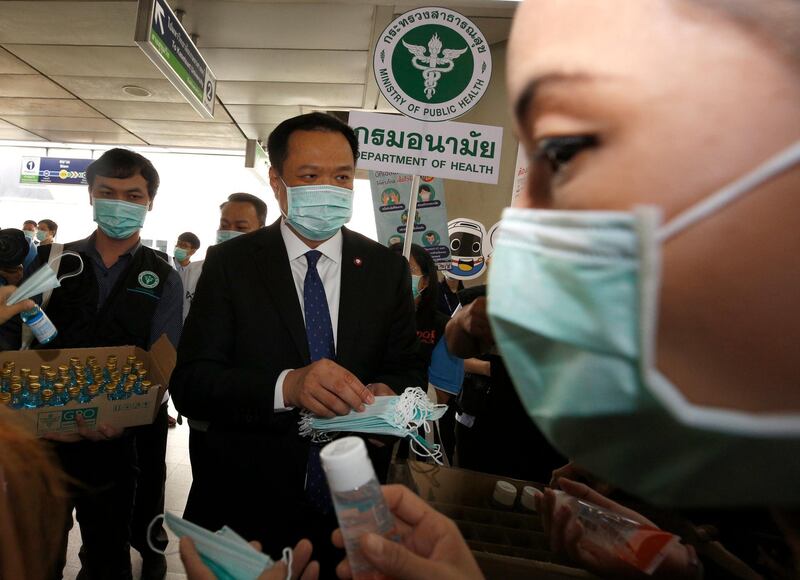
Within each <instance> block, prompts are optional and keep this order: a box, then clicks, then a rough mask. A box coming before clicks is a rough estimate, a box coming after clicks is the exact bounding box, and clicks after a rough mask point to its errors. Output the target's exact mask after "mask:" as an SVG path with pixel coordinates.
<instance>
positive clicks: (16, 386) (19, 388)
mask: <svg viewBox="0 0 800 580" xmlns="http://www.w3.org/2000/svg"><path fill="white" fill-rule="evenodd" d="M20 391H22V385H21V384H20V383H11V392H12V393H15V394H16V393H19V392H20Z"/></svg>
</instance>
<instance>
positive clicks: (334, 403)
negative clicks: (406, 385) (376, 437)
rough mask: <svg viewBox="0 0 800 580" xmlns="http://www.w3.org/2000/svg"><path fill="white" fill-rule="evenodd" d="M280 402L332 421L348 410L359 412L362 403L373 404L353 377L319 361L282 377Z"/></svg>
mask: <svg viewBox="0 0 800 580" xmlns="http://www.w3.org/2000/svg"><path fill="white" fill-rule="evenodd" d="M384 386H385V385H384ZM392 394H394V393H392ZM283 400H284V404H285V405H286V406H289V407H299V408H301V409H307V410H308V411H311V412H312V413H314V414H315V415H318V416H320V417H333V416H334V415H347V413H349V412H350V409H355V410H356V411H363V410H364V404H365V403H367V404H368V403H372V402H374V401H375V395H374V394H373V393H372V392H371V391H370V390H369V389H368V388H367V387H365V386H364V385H363V384H362V383H361V381H359V380H358V379H357V378H356V377H355V375H353V373H351V372H349V371H348V370H347V369H345V368H343V367H341V366H339V365H338V364H336V363H335V362H333V361H331V360H327V359H322V360H318V361H317V362H314V363H311V364H310V365H308V366H305V367H303V368H300V369H296V370H293V371H290V372H289V374H287V375H286V378H285V379H284V381H283Z"/></svg>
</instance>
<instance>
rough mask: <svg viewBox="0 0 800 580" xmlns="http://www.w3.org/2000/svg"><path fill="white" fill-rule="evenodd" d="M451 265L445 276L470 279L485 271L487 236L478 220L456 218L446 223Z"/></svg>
mask: <svg viewBox="0 0 800 580" xmlns="http://www.w3.org/2000/svg"><path fill="white" fill-rule="evenodd" d="M447 230H448V233H449V239H450V262H451V267H450V270H449V271H448V272H445V275H446V276H449V277H450V278H457V279H459V280H472V279H473V278H477V277H478V276H480V275H481V274H483V273H484V272H485V271H486V254H485V252H486V250H487V244H488V236H487V234H486V228H484V227H483V224H482V223H481V222H479V221H476V220H473V219H468V218H457V219H454V220H450V221H449V222H448V223H447Z"/></svg>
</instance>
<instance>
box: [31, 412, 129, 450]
mask: <svg viewBox="0 0 800 580" xmlns="http://www.w3.org/2000/svg"><path fill="white" fill-rule="evenodd" d="M75 421H76V423H78V432H77V433H47V434H46V435H44V436H43V437H44V439H48V440H50V441H58V442H59V443H75V442H76V441H84V440H88V441H108V440H109V439H116V438H117V437H119V436H120V435H122V433H123V432H124V431H125V430H124V429H118V428H117V427H112V426H111V425H98V426H97V429H92V428H91V427H88V426H87V425H86V419H84V418H83V415H81V412H80V411H77V412H76V416H75Z"/></svg>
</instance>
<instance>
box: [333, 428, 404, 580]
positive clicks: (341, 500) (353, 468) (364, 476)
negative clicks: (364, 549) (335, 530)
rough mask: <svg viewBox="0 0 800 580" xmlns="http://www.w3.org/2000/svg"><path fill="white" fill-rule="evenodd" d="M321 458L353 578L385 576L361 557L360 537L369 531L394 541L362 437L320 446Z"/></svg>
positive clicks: (372, 579)
mask: <svg viewBox="0 0 800 580" xmlns="http://www.w3.org/2000/svg"><path fill="white" fill-rule="evenodd" d="M320 459H321V460H322V468H323V469H324V470H325V475H326V477H327V479H328V486H329V487H330V490H331V495H332V496H333V506H334V508H335V509H336V518H337V519H338V520H339V527H340V528H341V530H342V535H343V536H344V543H345V549H346V550H347V559H348V560H349V562H350V568H351V570H352V571H353V578H354V580H377V579H381V578H384V576H383V574H381V573H379V572H378V571H377V570H375V569H374V568H372V566H371V565H370V563H369V561H367V559H366V558H364V556H363V554H362V553H361V548H360V547H359V543H358V542H359V538H361V536H363V535H364V534H366V533H370V532H371V533H375V534H378V535H381V536H384V537H386V538H390V539H392V540H396V532H395V525H394V517H393V516H392V513H391V512H390V511H389V508H388V507H387V505H386V502H385V501H384V499H383V492H382V491H381V486H380V483H378V478H377V477H376V476H375V469H374V468H373V467H372V463H371V462H370V460H369V456H368V455H367V447H366V445H364V440H363V439H361V438H360V437H343V438H341V439H337V440H336V441H333V442H332V443H329V444H328V445H326V446H325V447H324V448H323V449H322V452H321V453H320Z"/></svg>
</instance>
